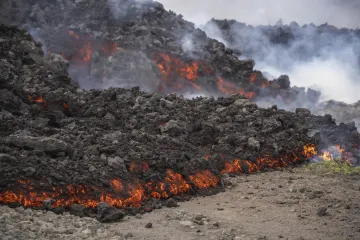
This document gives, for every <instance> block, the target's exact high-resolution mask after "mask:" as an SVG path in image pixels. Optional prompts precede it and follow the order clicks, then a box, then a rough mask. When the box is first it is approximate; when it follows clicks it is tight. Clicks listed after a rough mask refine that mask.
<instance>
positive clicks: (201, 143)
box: [0, 1, 360, 221]
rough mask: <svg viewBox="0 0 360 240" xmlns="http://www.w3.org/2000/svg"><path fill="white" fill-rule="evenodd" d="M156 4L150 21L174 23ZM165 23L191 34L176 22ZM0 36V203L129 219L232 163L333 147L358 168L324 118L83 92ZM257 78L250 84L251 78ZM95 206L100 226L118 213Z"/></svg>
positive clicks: (243, 104) (19, 37)
mask: <svg viewBox="0 0 360 240" xmlns="http://www.w3.org/2000/svg"><path fill="white" fill-rule="evenodd" d="M82 4H85V3H84V1H83V2H82ZM153 4H155V3H153ZM156 6H157V5H156V4H155V5H154V11H155V12H156V14H155V15H151V16H152V17H154V16H157V17H161V16H162V15H163V14H164V15H166V14H169V15H170V16H173V18H175V17H176V15H174V14H171V13H168V12H167V13H164V11H163V10H161V8H160V9H158V7H156ZM39 7H41V6H39ZM139 9H140V10H141V9H142V8H139ZM135 10H136V9H132V11H135ZM140 10H139V11H140ZM135 15H136V14H135ZM127 23H128V24H130V23H131V22H127ZM176 23H178V24H176ZM172 24H175V25H179V26H178V27H179V28H182V27H184V28H189V29H193V27H192V26H191V24H188V23H186V22H185V21H181V20H178V21H177V22H175V23H174V22H173V23H172ZM128 27H129V28H131V27H132V26H130V25H129V26H128ZM160 31H161V30H160ZM194 31H196V34H195V35H196V36H198V37H203V35H202V34H200V32H199V31H197V30H194ZM175 32H176V31H175ZM172 33H173V34H174V32H172ZM170 38H171V36H170ZM0 39H1V41H0V62H2V63H4V64H1V65H0V67H1V68H0V72H6V74H3V75H0V76H1V77H2V79H0V83H1V84H0V92H2V93H6V94H4V95H0V104H1V105H0V106H1V107H3V109H1V116H2V117H1V118H0V150H1V154H2V155H1V158H0V186H1V192H0V202H2V203H8V204H10V203H14V202H15V203H20V204H23V205H25V206H34V207H41V206H43V204H42V203H43V200H47V199H53V200H54V204H53V205H52V207H53V208H54V209H59V208H61V209H63V208H62V207H66V208H67V210H69V207H70V208H71V211H75V212H79V214H80V215H82V212H84V214H85V209H83V207H87V208H90V209H95V208H96V207H99V203H100V202H106V203H107V204H109V205H111V206H113V207H118V208H119V207H124V209H125V211H126V212H127V213H132V214H135V213H138V212H141V211H150V210H152V209H153V208H154V207H153V206H161V203H159V201H160V200H159V199H167V198H171V197H175V196H177V197H178V198H175V199H176V200H181V199H183V200H184V199H187V197H188V196H189V195H191V194H195V193H198V194H203V195H205V194H211V193H214V192H217V191H219V190H220V189H221V186H220V185H219V184H218V183H219V177H218V176H219V175H220V174H221V173H222V171H223V170H226V171H229V172H231V169H230V170H229V169H228V168H229V164H231V163H233V162H234V161H236V160H238V161H240V162H237V163H238V165H237V166H239V164H240V165H241V169H240V166H239V168H238V169H236V171H234V172H239V173H240V172H241V173H251V172H256V171H261V170H266V169H268V168H273V167H284V166H286V165H293V164H296V163H301V162H303V161H306V160H310V158H311V157H312V155H311V154H310V155H309V156H308V154H307V153H306V152H305V153H304V151H303V149H304V146H305V145H307V144H315V145H316V146H317V150H318V151H321V150H324V149H327V148H328V147H329V146H333V145H335V144H340V145H341V146H342V147H343V148H344V149H345V150H346V151H347V152H349V153H350V154H351V156H352V158H351V161H353V162H354V163H355V164H356V163H357V161H359V156H358V155H356V153H357V151H358V149H356V148H354V146H360V145H359V144H360V135H359V133H358V132H357V131H356V128H355V127H354V126H353V124H350V125H346V124H341V125H339V126H338V125H336V123H335V121H334V120H333V119H332V118H331V116H324V117H321V116H314V115H311V114H310V113H309V112H308V111H307V110H306V109H302V110H298V114H296V113H294V112H288V111H284V110H279V109H277V108H275V107H271V108H268V109H265V108H259V107H258V106H257V105H256V104H255V103H254V102H251V101H249V100H248V99H244V97H243V96H242V95H240V94H234V95H232V96H230V97H219V98H216V99H215V98H204V97H197V98H194V99H191V100H190V99H185V98H184V97H182V96H178V95H177V94H162V95H161V94H158V93H149V92H143V91H140V89H139V88H138V87H133V88H131V89H124V88H109V89H105V90H100V89H95V90H94V89H93V90H87V91H86V90H82V89H80V88H79V87H78V85H76V84H74V83H73V81H69V76H68V74H67V67H68V65H67V64H66V62H65V61H64V60H63V59H62V57H61V56H60V55H57V54H55V53H52V54H51V55H50V56H51V57H49V55H48V56H46V57H44V56H43V52H42V49H41V45H39V44H36V43H35V42H34V41H33V40H32V38H31V37H30V35H29V34H28V33H27V32H26V31H24V30H20V29H18V28H17V27H9V26H5V25H0ZM208 40H209V39H208ZM209 41H211V43H212V45H213V47H214V48H212V49H214V51H215V52H216V53H215V54H216V55H217V60H216V61H219V63H222V66H220V67H225V66H229V65H230V66H233V64H235V65H237V64H240V63H241V62H240V60H238V59H237V58H235V57H230V56H227V57H224V58H221V57H220V56H225V55H224V51H225V50H224V49H225V48H224V47H223V45H221V44H220V43H218V42H217V41H213V40H211V39H210V40H209ZM136 51H138V49H137V50H136ZM29 55H31V56H32V59H34V60H35V63H32V64H30V65H29V62H27V61H23V59H24V58H26V59H27V58H28V56H29ZM110 57H111V56H110ZM179 57H180V55H179ZM181 59H182V61H186V58H185V57H184V58H181ZM221 59H222V60H221ZM165 60H166V59H165ZM52 63H54V66H53V67H51V66H52ZM239 66H240V65H239ZM2 68H3V69H2ZM206 70H207V69H206V68H205V67H204V71H206ZM238 71H241V70H238ZM256 73H258V72H256ZM258 74H259V75H258ZM258 74H256V76H255V75H250V76H253V77H254V81H261V73H258ZM259 76H260V79H259ZM282 79H284V80H281V81H283V82H284V83H285V84H283V85H285V86H286V83H287V81H286V78H282ZM190 83H191V82H190ZM215 84H216V82H215ZM269 84H276V82H271V83H269ZM226 86H229V85H224V86H223V87H224V88H225V87H226ZM230 86H232V85H231V84H230ZM230 89H231V88H230ZM282 90H286V89H282ZM11 116H13V117H11ZM14 116H16V117H14ZM311 131H312V132H314V131H317V133H318V134H315V135H312V134H308V133H309V132H311ZM109 163H111V164H109ZM24 169H35V172H33V171H31V172H32V173H31V174H26V172H24V171H23V170H24ZM24 173H25V174H24ZM25 175H27V176H25ZM204 179H205V180H204ZM204 185H205V186H204ZM14 196H19V197H15V198H14ZM20 196H21V197H20ZM34 196H35V197H34ZM25 200H26V201H25ZM76 204H77V205H76ZM79 205H81V206H82V207H79ZM100 209H102V210H101V211H98V213H99V212H100V215H99V216H100V217H99V219H101V221H103V220H107V219H109V218H108V216H109V217H110V219H113V218H116V219H117V218H118V217H120V216H122V214H119V213H118V212H117V211H115V209H114V208H112V207H109V206H108V205H106V206H105V207H104V205H103V204H101V205H100ZM78 210H79V211H78ZM61 211H62V210H61ZM61 211H60V212H61ZM113 211H115V212H113ZM102 213H104V214H102ZM108 214H110V215H108Z"/></svg>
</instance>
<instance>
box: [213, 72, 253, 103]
mask: <svg viewBox="0 0 360 240" xmlns="http://www.w3.org/2000/svg"><path fill="white" fill-rule="evenodd" d="M217 85H218V89H219V90H220V91H221V92H223V93H225V94H227V95H232V94H235V93H240V94H241V95H243V96H245V97H247V98H248V99H252V98H254V97H255V96H256V94H255V93H254V92H246V91H245V90H243V89H241V88H238V87H237V86H236V85H235V84H233V83H231V82H228V81H226V80H224V79H223V78H221V77H218V81H217Z"/></svg>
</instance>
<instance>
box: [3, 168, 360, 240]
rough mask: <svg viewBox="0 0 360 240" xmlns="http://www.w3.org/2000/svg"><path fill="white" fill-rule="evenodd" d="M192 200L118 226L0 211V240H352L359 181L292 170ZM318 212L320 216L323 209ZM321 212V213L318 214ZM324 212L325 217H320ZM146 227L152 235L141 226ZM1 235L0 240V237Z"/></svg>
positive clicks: (359, 231)
mask: <svg viewBox="0 0 360 240" xmlns="http://www.w3.org/2000/svg"><path fill="white" fill-rule="evenodd" d="M232 184H233V185H232V186H229V187H228V189H227V190H226V191H225V192H223V193H219V194H217V195H214V196H209V197H205V198H203V197H200V198H194V199H192V200H190V201H188V202H182V203H179V207H176V208H163V209H159V210H157V211H154V212H151V213H147V214H145V215H137V216H136V217H126V218H125V219H123V220H122V221H121V222H118V223H110V224H102V223H99V222H98V221H96V220H94V219H91V218H86V217H85V218H79V217H76V216H72V215H68V214H64V215H55V214H53V213H51V212H42V211H34V210H30V209H27V210H25V211H24V209H22V208H18V209H10V208H8V207H1V208H0V229H1V231H0V232H1V233H0V238H1V239H60V238H62V239H64V238H65V239H114V240H115V239H117V240H120V239H134V240H140V239H141V240H143V239H147V240H153V239H154V240H155V239H159V240H163V239H164V240H165V239H184V240H188V239H189V240H193V239H216V240H233V239H234V240H235V239H236V240H239V239H242V240H245V239H246V240H248V239H249V240H253V239H254V240H255V239H268V240H275V239H289V240H300V239H304V240H310V239H311V240H327V239H331V240H338V239H349V240H350V239H354V240H355V239H359V238H360V228H359V221H360V218H359V216H360V215H359V213H360V212H359V211H360V206H359V203H358V199H359V197H360V185H359V176H344V175H327V176H326V175H319V174H318V173H314V172H304V171H302V170H301V171H298V170H295V172H289V171H276V172H269V173H264V174H258V175H251V176H249V177H245V176H239V177H237V178H233V179H232ZM322 209H323V210H322ZM325 209H326V211H324V210H325ZM323 213H325V214H323ZM149 223H152V227H151V228H146V227H145V226H146V225H148V224H149ZM1 234H2V235H1Z"/></svg>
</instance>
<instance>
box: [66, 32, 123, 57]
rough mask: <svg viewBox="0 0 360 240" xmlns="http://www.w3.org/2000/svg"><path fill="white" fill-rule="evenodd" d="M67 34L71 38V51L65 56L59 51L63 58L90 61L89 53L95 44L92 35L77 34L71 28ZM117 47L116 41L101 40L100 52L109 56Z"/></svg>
mask: <svg viewBox="0 0 360 240" xmlns="http://www.w3.org/2000/svg"><path fill="white" fill-rule="evenodd" d="M68 35H69V36H70V37H71V38H72V40H73V51H71V54H72V55H71V56H66V55H65V54H64V53H61V55H62V56H63V58H64V59H66V60H70V61H80V62H84V63H89V62H90V61H91V54H92V52H93V51H94V49H95V46H96V44H95V40H94V36H93V35H91V34H89V35H81V34H77V33H75V32H74V31H73V30H69V31H68ZM117 49H118V44H117V43H116V42H110V43H109V42H102V43H101V46H100V50H101V53H102V54H103V55H105V56H110V55H111V54H113V53H115V52H116V51H117Z"/></svg>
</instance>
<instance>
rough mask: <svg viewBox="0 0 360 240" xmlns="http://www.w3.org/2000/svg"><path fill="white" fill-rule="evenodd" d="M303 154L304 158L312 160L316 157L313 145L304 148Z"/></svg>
mask: <svg viewBox="0 0 360 240" xmlns="http://www.w3.org/2000/svg"><path fill="white" fill-rule="evenodd" d="M303 154H304V155H305V156H306V158H312V157H314V156H315V155H317V151H316V146H315V145H314V144H307V145H305V146H304V149H303Z"/></svg>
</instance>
